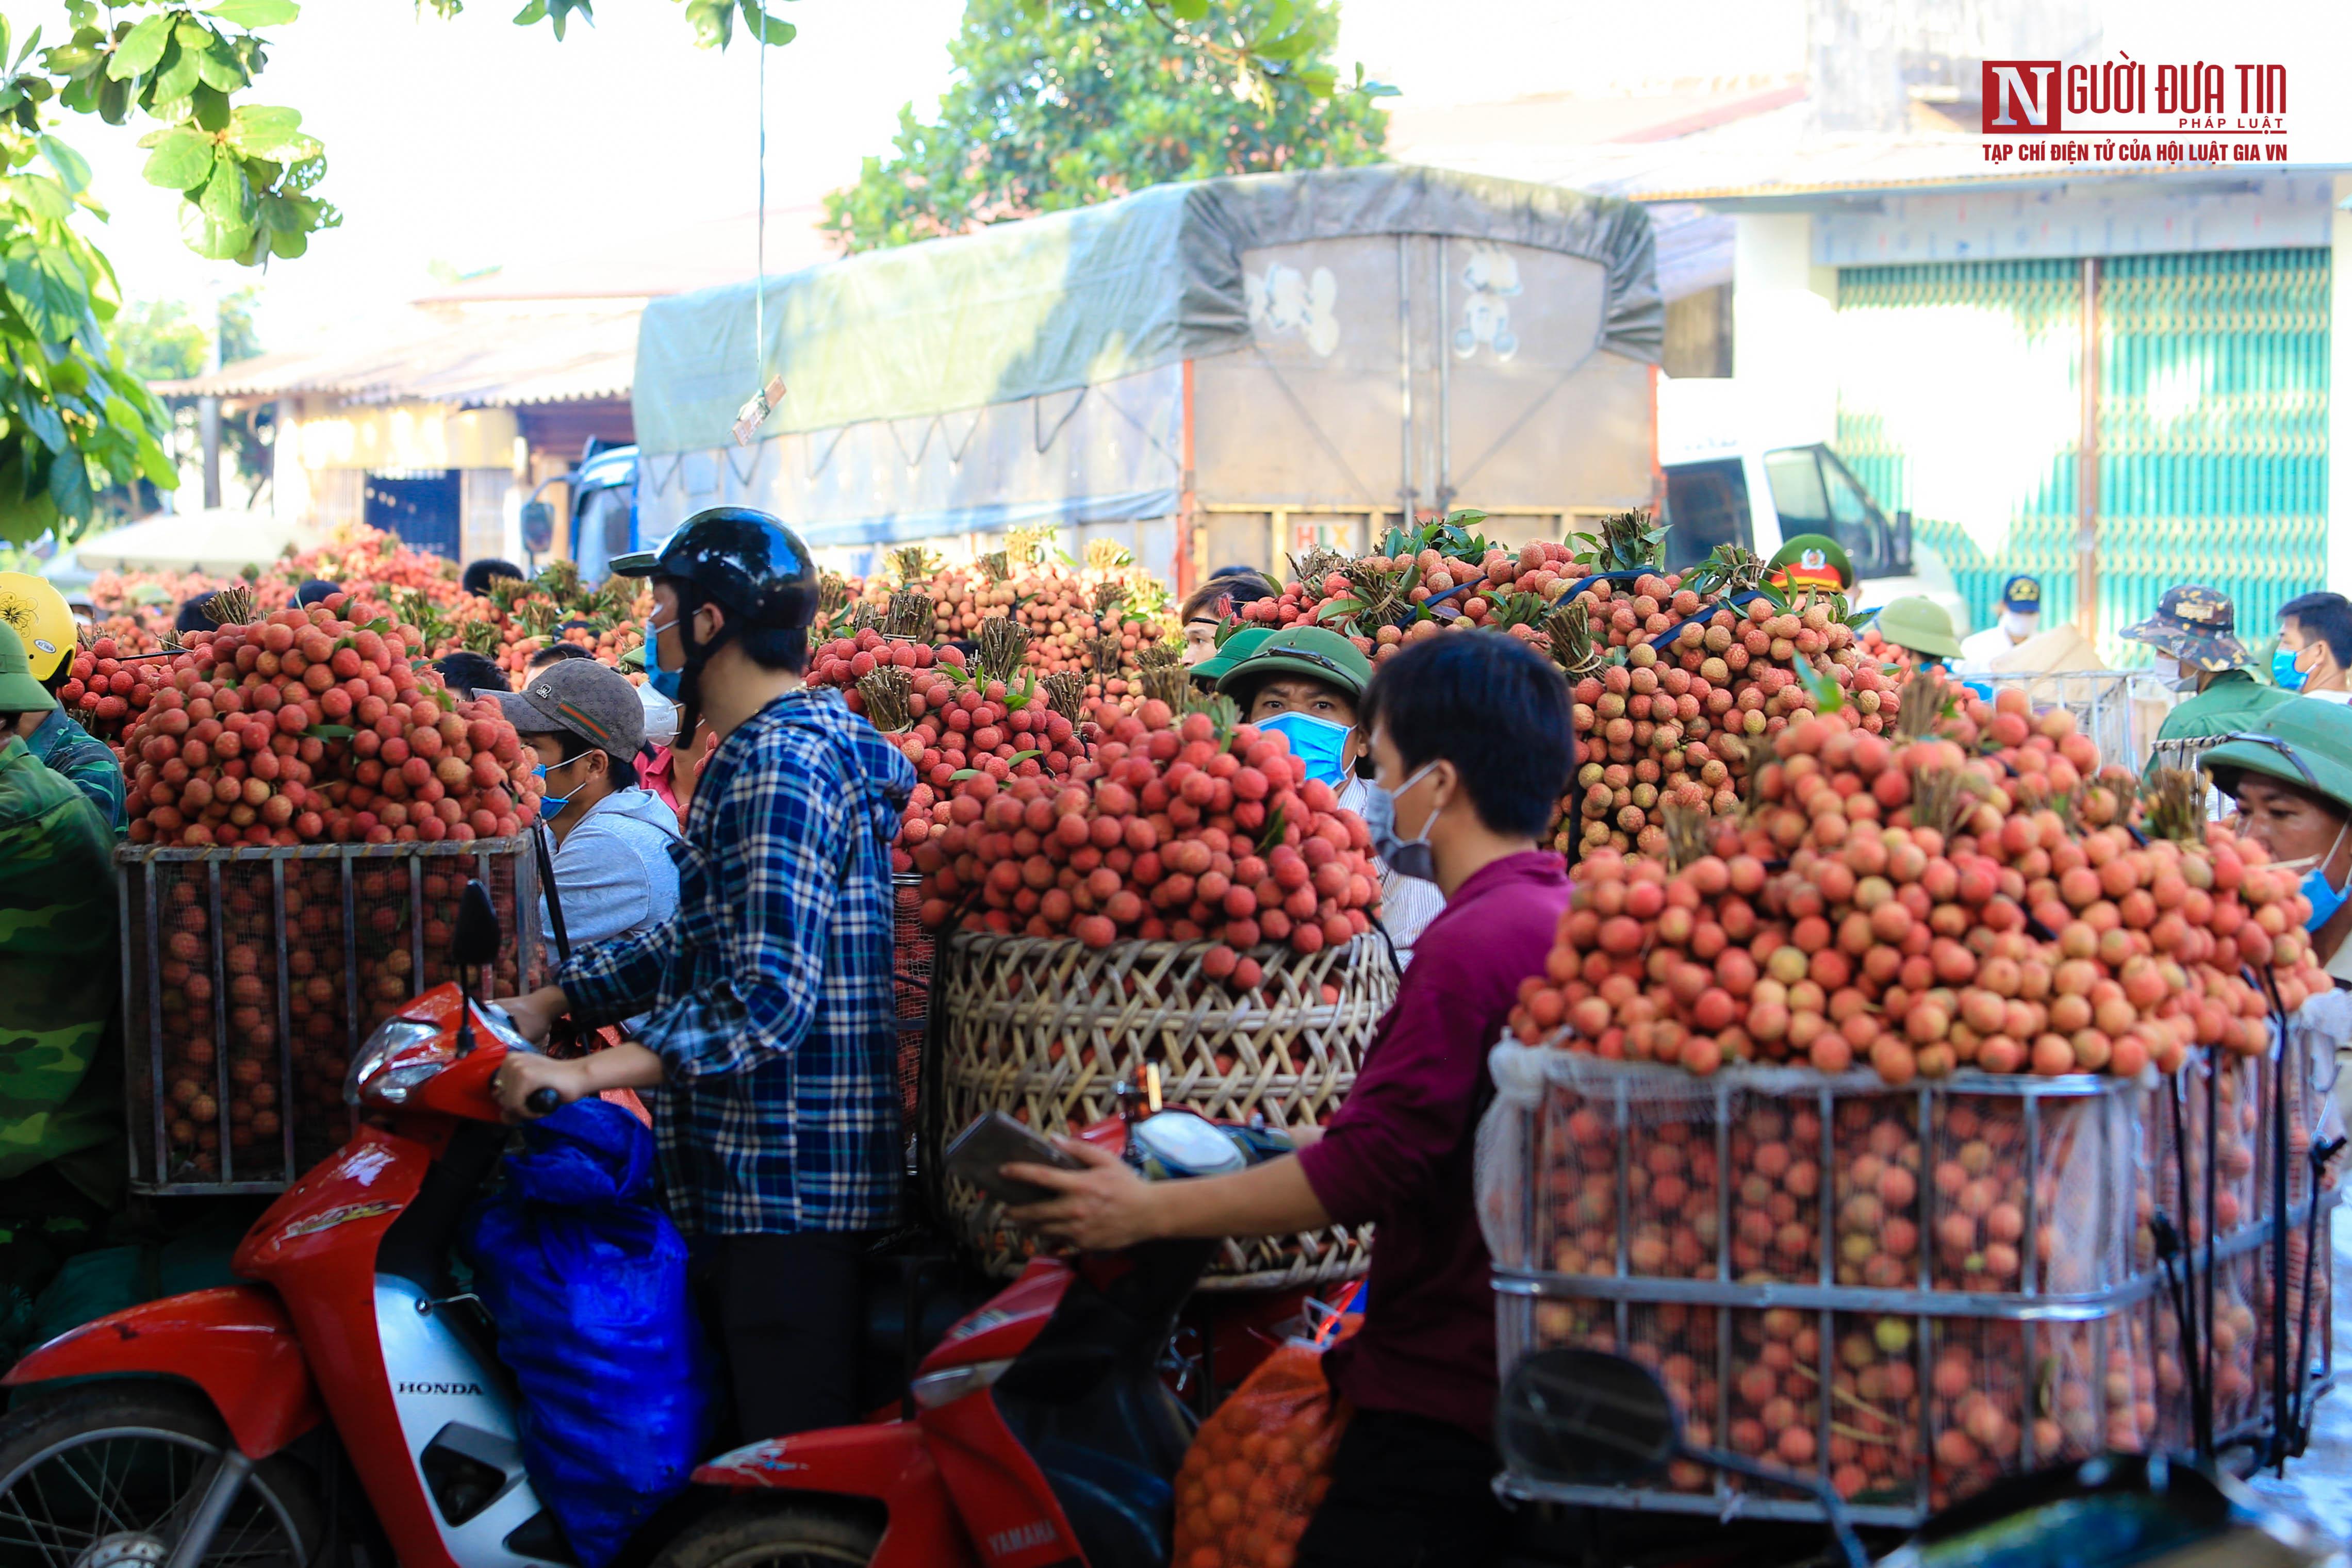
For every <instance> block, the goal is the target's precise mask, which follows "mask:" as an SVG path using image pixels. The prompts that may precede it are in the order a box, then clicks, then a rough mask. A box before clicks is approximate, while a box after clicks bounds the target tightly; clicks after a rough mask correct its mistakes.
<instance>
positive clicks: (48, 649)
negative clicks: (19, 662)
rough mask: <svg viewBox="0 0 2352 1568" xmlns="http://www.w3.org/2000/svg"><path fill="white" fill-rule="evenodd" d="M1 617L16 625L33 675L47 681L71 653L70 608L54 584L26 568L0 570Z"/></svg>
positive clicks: (0, 619) (70, 656) (71, 619)
mask: <svg viewBox="0 0 2352 1568" xmlns="http://www.w3.org/2000/svg"><path fill="white" fill-rule="evenodd" d="M0 621H5V622H7V623H8V624H9V625H10V626H12V627H14V628H16V635H17V637H18V638H20V639H21V640H22V641H23V642H24V644H25V653H26V657H27V658H29V659H30V660H31V661H32V665H33V678H34V679H35V680H37V681H40V682H43V683H45V684H46V683H47V680H48V679H49V677H50V676H52V675H54V674H57V673H58V670H59V669H60V668H61V667H62V666H63V665H64V664H66V662H67V661H68V660H69V659H71V658H72V657H73V652H74V618H73V611H72V610H71V609H70V608H68V606H67V604H66V596H65V595H64V594H62V593H59V592H58V591H57V587H56V585H55V584H53V583H51V582H49V581H47V580H46V579H43V578H38V577H35V576H33V575H32V574H30V573H29V572H22V571H0Z"/></svg>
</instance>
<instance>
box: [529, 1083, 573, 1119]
mask: <svg viewBox="0 0 2352 1568" xmlns="http://www.w3.org/2000/svg"><path fill="white" fill-rule="evenodd" d="M562 1103H563V1096H562V1095H561V1094H558V1093H557V1092H555V1091H554V1090H552V1089H534V1090H532V1091H531V1092H530V1093H529V1094H528V1095H526V1096H525V1097H524V1099H523V1103H522V1108H523V1109H524V1110H526V1111H528V1112H530V1113H531V1114H532V1115H534V1116H544V1115H546V1114H547V1113H549V1112H551V1111H554V1110H556V1109H558V1108H559V1107H561V1106H562Z"/></svg>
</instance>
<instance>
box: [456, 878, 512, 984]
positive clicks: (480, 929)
mask: <svg viewBox="0 0 2352 1568" xmlns="http://www.w3.org/2000/svg"><path fill="white" fill-rule="evenodd" d="M503 940H504V935H503V933H501V932H500V931H499V912H498V907H497V906H496V905H495V904H491V902H490V890H489V889H488V888H487V887H484V886H483V885H482V884H481V883H478V882H468V883H466V895H465V897H463V898H462V899H460V900H459V901H458V904H457V936H456V937H455V938H454V939H453V940H452V941H451V942H450V944H449V961H450V962H451V963H452V964H454V965H456V966H457V967H458V968H459V969H463V970H467V971H469V972H470V971H472V970H475V969H478V968H480V967H482V966H483V965H485V964H488V963H492V962H495V961H496V960H497V958H498V956H499V943H500V942H501V941H503Z"/></svg>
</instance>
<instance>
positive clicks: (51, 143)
mask: <svg viewBox="0 0 2352 1568" xmlns="http://www.w3.org/2000/svg"><path fill="white" fill-rule="evenodd" d="M39 142H40V149H41V156H42V157H43V158H46V159H47V160H48V164H49V167H50V168H52V169H55V170H56V171H57V172H58V180H59V181H60V182H61V183H63V184H64V185H65V188H66V189H67V190H68V191H70V192H72V193H74V194H75V195H77V196H79V195H80V194H81V193H83V192H84V191H87V190H89V160H88V159H87V158H84V157H83V156H82V155H81V154H80V153H79V152H75V151H74V150H73V149H72V148H70V147H68V146H67V145H66V144H65V143H64V142H62V141H58V139H57V138H56V137H54V136H44V137H42V138H40V139H39Z"/></svg>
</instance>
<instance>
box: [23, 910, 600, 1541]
mask: <svg viewBox="0 0 2352 1568" xmlns="http://www.w3.org/2000/svg"><path fill="white" fill-rule="evenodd" d="M454 948H455V956H456V958H457V963H458V965H459V966H460V972H461V973H464V974H467V975H469V976H470V975H474V974H478V973H479V971H480V969H481V967H482V966H483V965H485V964H487V963H488V961H489V960H490V959H491V958H492V957H494V956H496V954H497V952H498V948H499V927H498V918H497V916H496V915H495V914H494V913H493V912H492V910H491V907H490V903H489V900H488V896H487V895H486V894H482V892H481V890H480V889H479V888H478V887H475V888H472V889H469V890H468V892H467V898H466V901H465V904H464V905H463V906H462V912H461V914H460V915H459V919H458V925H457V938H456V941H455V943H454ZM531 1049H532V1047H530V1045H529V1044H527V1043H526V1042H525V1041H524V1040H522V1039H521V1037H520V1035H518V1034H516V1033H515V1031H514V1030H513V1028H512V1026H511V1025H510V1024H509V1022H508V1020H507V1019H506V1018H505V1016H504V1014H503V1013H501V1012H500V1011H499V1009H497V1008H495V1007H493V1006H491V1005H489V1004H488V1003H486V1002H484V1001H482V1000H480V999H478V998H475V997H473V996H471V995H469V994H467V992H465V991H463V990H461V989H460V988H459V987H458V986H457V985H454V984H452V985H444V986H440V987H437V988H435V989H433V990H430V991H427V992H426V993H425V995H423V996H421V997H418V998H415V1000H414V1001H412V1002H410V1003H409V1004H408V1006H407V1007H406V1008H404V1009H402V1011H401V1012H400V1013H399V1015H398V1016H396V1017H394V1018H392V1019H387V1020H386V1021H385V1022H384V1023H383V1025H382V1027H380V1028H379V1029H378V1030H376V1031H375V1033H374V1034H373V1036H372V1037H371V1038H370V1039H369V1040H368V1041H367V1043H366V1045H365V1046H364V1047H363V1048H362V1050H361V1051H360V1052H359V1054H358V1055H357V1056H355V1057H354V1058H353V1060H352V1070H351V1079H350V1088H351V1091H352V1097H353V1098H354V1099H355V1101H356V1102H357V1103H362V1104H364V1105H366V1106H368V1107H370V1108H371V1109H373V1110H376V1111H381V1112H383V1113H388V1117H389V1120H390V1123H391V1125H390V1126H389V1127H388V1128H383V1127H376V1126H368V1125H363V1126H362V1127H361V1128H360V1129H359V1132H358V1134H356V1135H355V1136H354V1137H353V1138H352V1141H351V1142H350V1143H348V1144H346V1145H343V1147H342V1148H341V1149H340V1150H338V1151H337V1152H336V1153H335V1154H333V1155H330V1156H329V1157H328V1158H327V1159H326V1160H325V1161H323V1162H322V1163H320V1165H319V1166H316V1167H314V1168H313V1169H312V1170H311V1171H310V1173H309V1174H308V1175H306V1176H303V1178H302V1179H301V1180H300V1181H299V1182H298V1183H296V1184H295V1185H294V1186H292V1187H290V1188H289V1189H288V1190H287V1191H286V1192H285V1193H284V1194H283V1195H282V1196H280V1197H278V1201H277V1202H275V1203H273V1204H272V1205H271V1206H270V1207H269V1209H268V1212H267V1213H265V1214H264V1215H263V1216H262V1217H261V1218H260V1219H259V1220H258V1221H257V1222H256V1223H255V1225H254V1227H253V1228H252V1229H251V1230H250V1231H249V1232H247V1235H246V1237H245V1239H244V1240H243V1241H242V1242H241V1243H240V1244H239V1245H238V1247H237V1249H236V1256H235V1259H234V1261H233V1266H234V1268H235V1269H236V1273H237V1275H238V1277H239V1278H240V1279H241V1280H245V1281H252V1282H251V1283H245V1284H236V1285H229V1286H224V1287H221V1288H219V1289H216V1290H209V1291H194V1292H192V1293H190V1294H187V1295H183V1296H174V1297H171V1298H169V1299H167V1300H163V1301H151V1302H148V1303H147V1304H145V1305H143V1306H138V1307H132V1308H131V1309H129V1310H128V1311H125V1312H116V1313H114V1314H112V1315H111V1316H110V1317H104V1318H100V1319H99V1320H97V1321H96V1322H90V1323H86V1324H84V1325H83V1326H81V1327H80V1328H78V1329H75V1330H73V1331H72V1332H71V1333H67V1334H64V1335H61V1336H60V1337H58V1338H57V1339H54V1340H51V1341H50V1342H49V1343H47V1344H45V1345H42V1346H41V1347H40V1348H38V1349H37V1350H35V1351H33V1352H32V1353H31V1354H28V1355H26V1357H25V1358H24V1359H23V1360H21V1361H19V1362H18V1363H17V1364H16V1366H15V1367H14V1368H12V1369H11V1370H10V1371H9V1373H8V1375H7V1376H6V1377H5V1379H0V1382H5V1384H6V1385H7V1386H9V1387H10V1388H12V1389H14V1390H15V1391H16V1395H15V1398H14V1401H13V1407H12V1409H11V1411H10V1413H9V1415H8V1416H7V1418H6V1420H5V1422H0V1541H7V1542H12V1543H14V1544H15V1545H16V1546H18V1547H22V1548H37V1549H38V1551H39V1553H40V1555H41V1557H42V1558H43V1559H44V1561H46V1562H47V1563H52V1564H55V1563H60V1562H61V1563H65V1564H71V1565H72V1568H134V1565H135V1568H196V1564H198V1563H204V1562H207V1561H212V1562H220V1561H224V1560H233V1561H236V1562H238V1563H273V1564H282V1565H283V1568H308V1565H309V1564H310V1563H313V1562H316V1561H319V1560H320V1552H321V1548H322V1546H324V1545H325V1544H326V1543H327V1542H328V1541H329V1540H330V1532H331V1527H332V1525H333V1523H334V1520H333V1518H332V1517H331V1516H332V1515H334V1514H337V1513H340V1512H341V1511H338V1510H332V1509H331V1508H330V1506H329V1504H330V1499H331V1494H332V1492H333V1491H334V1490H336V1488H337V1483H338V1482H339V1481H340V1480H341V1478H343V1477H344V1476H345V1475H347V1474H356V1476H357V1478H358V1482H359V1485H360V1486H361V1488H362V1489H363V1490H364V1491H365V1494H366V1498H367V1501H368V1503H369V1504H370V1505H371V1507H372V1511H373V1522H374V1524H375V1526H376V1527H378V1528H379V1529H380V1530H381V1532H382V1540H383V1544H384V1545H386V1546H388V1547H389V1549H390V1552H391V1555H392V1557H393V1558H394V1560H396V1561H397V1562H399V1563H402V1564H404V1568H523V1565H526V1564H531V1563H553V1564H568V1563H571V1562H572V1553H571V1551H570V1549H569V1548H568V1546H567V1545H566V1543H565V1542H564V1539H563V1535H562V1531H561V1530H560V1529H559V1528H558V1527H557V1525H556V1523H555V1521H554V1518H553V1516H552V1515H551V1514H549V1513H548V1512H547V1511H545V1510H544V1509H543V1508H542V1507H541V1504H540V1501H539V1499H538V1497H537V1496H536V1494H535V1493H534V1492H533V1491H532V1490H531V1485H530V1478H529V1477H528V1476H526V1475H525V1474H524V1473H523V1465H522V1458H521V1453H520V1448H519V1447H518V1444H517V1440H516V1403H515V1399H514V1396H513V1394H512V1392H511V1388H510V1385H509V1381H508V1379H507V1377H506V1375H505V1372H504V1369H503V1368H502V1367H500V1365H499V1361H498V1357H497V1351H496V1336H495V1333H493V1332H492V1330H491V1329H490V1326H489V1323H488V1319H487V1317H486V1316H485V1315H484V1314H483V1313H482V1312H480V1310H479V1308H478V1305H477V1304H476V1303H475V1302H474V1301H473V1298H471V1297H470V1296H465V1295H461V1294H459V1293H457V1291H456V1290H455V1288H454V1286H453V1285H452V1284H451V1282H450V1280H449V1276H448V1270H447V1258H448V1253H449V1244H450V1241H451V1239H452V1238H454V1237H455V1235H456V1234H457V1227H458V1222H459V1220H460V1219H461V1218H463V1216H464V1214H465V1212H466V1209H467V1206H469V1205H470V1204H471V1203H472V1202H473V1201H474V1199H475V1198H476V1197H478V1195H479V1193H480V1191H481V1186H482V1183H483V1181H484V1180H485V1179H486V1178H487V1177H488V1176H489V1175H490V1173H491V1171H492V1169H493V1168H494V1167H495V1166H496V1165H497V1163H498V1159H499V1155H500V1153H501V1152H502V1151H503V1149H504V1148H505V1145H506V1137H507V1134H506V1131H505V1129H504V1128H503V1127H502V1126H501V1125H500V1124H499V1111H498V1107H497V1104H496V1103H495V1102H494V1101H493V1100H492V1098H491V1095H490V1090H489V1084H490V1078H491V1075H492V1074H493V1073H495V1072H496V1071H498V1068H499V1062H500V1061H504V1060H505V1058H506V1054H507V1052H508V1051H518V1050H519V1051H529V1050H531ZM321 1428H327V1430H322V1429H321ZM328 1437H332V1438H334V1439H339V1440H340V1444H341V1455H342V1456H345V1457H347V1458H348V1459H349V1467H348V1470H346V1469H345V1468H344V1466H343V1464H342V1463H341V1458H339V1457H338V1456H337V1455H336V1453H335V1449H334V1446H333V1444H332V1443H331V1442H328V1441H326V1440H325V1439H326V1438H328Z"/></svg>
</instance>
